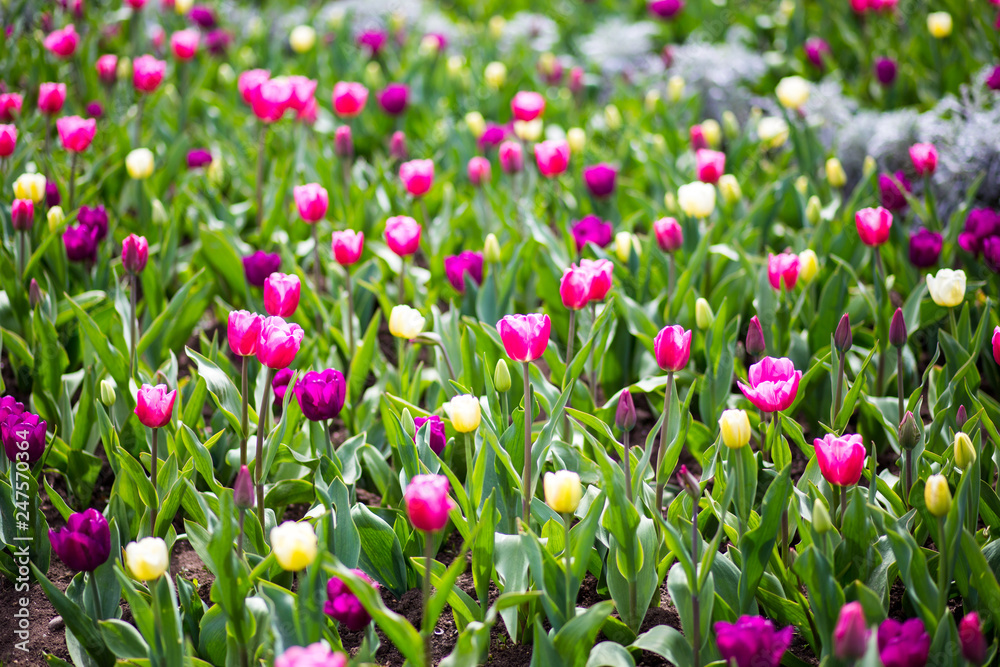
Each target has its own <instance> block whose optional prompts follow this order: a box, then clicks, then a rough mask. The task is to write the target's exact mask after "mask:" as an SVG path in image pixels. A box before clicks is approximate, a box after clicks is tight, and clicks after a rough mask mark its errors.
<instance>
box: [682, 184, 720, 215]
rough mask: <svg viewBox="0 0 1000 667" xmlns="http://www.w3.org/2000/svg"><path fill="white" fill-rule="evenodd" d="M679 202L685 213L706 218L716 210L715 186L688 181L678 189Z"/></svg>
mask: <svg viewBox="0 0 1000 667" xmlns="http://www.w3.org/2000/svg"><path fill="white" fill-rule="evenodd" d="M677 202H678V203H679V204H680V207H681V210H682V211H684V214H685V215H687V216H689V217H692V218H699V219H704V218H707V217H708V216H710V215H712V211H714V210H715V188H714V187H713V186H712V185H710V184H708V183H700V182H699V183H688V184H686V185H682V186H681V187H679V188H678V189H677Z"/></svg>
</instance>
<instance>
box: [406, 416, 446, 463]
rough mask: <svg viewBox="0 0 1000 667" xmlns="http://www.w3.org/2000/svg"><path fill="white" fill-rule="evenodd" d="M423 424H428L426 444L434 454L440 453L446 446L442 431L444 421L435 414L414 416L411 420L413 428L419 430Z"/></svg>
mask: <svg viewBox="0 0 1000 667" xmlns="http://www.w3.org/2000/svg"><path fill="white" fill-rule="evenodd" d="M424 424H429V426H428V427H427V429H428V431H427V444H428V446H429V447H430V448H431V451H432V452H434V453H435V454H441V452H443V451H444V448H445V447H446V446H447V444H448V441H447V438H446V437H445V432H444V422H443V421H441V418H440V417H438V416H437V415H430V416H429V417H416V418H414V420H413V425H414V428H415V429H416V430H417V431H419V430H420V428H421V427H422V426H423V425H424ZM413 437H414V442H416V431H415V432H414V436H413Z"/></svg>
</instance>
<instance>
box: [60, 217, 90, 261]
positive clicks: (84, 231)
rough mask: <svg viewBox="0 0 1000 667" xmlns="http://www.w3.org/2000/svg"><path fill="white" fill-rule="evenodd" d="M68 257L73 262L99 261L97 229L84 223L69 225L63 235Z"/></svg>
mask: <svg viewBox="0 0 1000 667" xmlns="http://www.w3.org/2000/svg"><path fill="white" fill-rule="evenodd" d="M62 239H63V245H64V246H65V247H66V257H67V258H69V259H70V260H71V261H73V262H94V261H97V244H98V239H97V229H96V228H94V227H89V226H87V225H84V224H79V225H73V226H71V227H67V228H66V231H64V232H63V235H62Z"/></svg>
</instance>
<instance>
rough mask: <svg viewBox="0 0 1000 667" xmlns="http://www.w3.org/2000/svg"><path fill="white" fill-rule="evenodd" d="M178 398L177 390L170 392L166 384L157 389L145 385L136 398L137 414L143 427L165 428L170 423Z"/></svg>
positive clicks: (156, 387) (158, 386)
mask: <svg viewBox="0 0 1000 667" xmlns="http://www.w3.org/2000/svg"><path fill="white" fill-rule="evenodd" d="M176 398H177V390H176V389H174V390H173V391H169V392H168V391H167V385H165V384H158V385H156V386H155V387H154V386H152V385H149V384H143V385H142V387H141V388H140V389H139V394H138V396H137V398H136V403H137V405H136V407H135V414H136V416H138V417H139V421H140V422H141V423H142V424H143V426H146V427H148V428H163V427H164V426H166V425H167V424H169V423H170V417H171V415H172V414H173V412H174V400H175V399H176Z"/></svg>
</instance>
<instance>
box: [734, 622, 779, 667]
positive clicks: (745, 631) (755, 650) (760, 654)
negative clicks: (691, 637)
mask: <svg viewBox="0 0 1000 667" xmlns="http://www.w3.org/2000/svg"><path fill="white" fill-rule="evenodd" d="M793 634H794V628H792V626H790V625H789V626H787V627H784V628H782V629H781V630H778V629H777V628H775V627H774V624H773V623H771V621H769V620H767V619H765V618H762V617H760V616H741V617H740V618H739V620H737V621H736V623H727V622H726V621H718V622H717V623H716V624H715V637H716V643H717V644H718V645H719V653H720V654H721V655H722V660H723V661H724V662H725V664H726V665H729V666H730V667H732V666H733V665H735V667H778V665H779V664H780V663H781V657H782V656H783V655H784V654H785V651H787V650H788V646H789V645H790V644H791V643H792V635H793Z"/></svg>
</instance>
